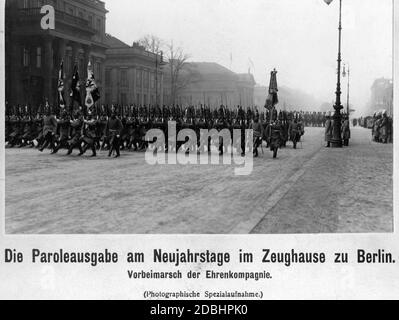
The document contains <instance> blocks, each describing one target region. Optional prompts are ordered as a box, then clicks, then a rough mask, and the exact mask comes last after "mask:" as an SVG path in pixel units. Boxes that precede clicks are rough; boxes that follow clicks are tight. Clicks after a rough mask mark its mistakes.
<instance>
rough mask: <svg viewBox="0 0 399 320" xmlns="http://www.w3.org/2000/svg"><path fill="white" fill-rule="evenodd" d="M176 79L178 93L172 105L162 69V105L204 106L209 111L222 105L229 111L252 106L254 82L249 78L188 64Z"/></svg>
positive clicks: (207, 64) (206, 65)
mask: <svg viewBox="0 0 399 320" xmlns="http://www.w3.org/2000/svg"><path fill="white" fill-rule="evenodd" d="M180 77H181V81H179V82H181V84H180V89H179V90H178V92H177V94H176V101H172V98H171V96H172V94H171V80H170V79H171V76H170V70H169V69H168V67H166V68H165V70H164V78H165V81H164V86H165V88H164V101H165V103H167V104H173V103H175V104H179V105H201V104H205V105H207V106H210V107H211V108H217V107H219V106H220V105H225V106H227V107H229V108H232V109H234V108H236V107H237V105H242V106H244V107H248V106H253V105H254V87H255V80H254V77H253V75H252V74H249V73H248V74H237V73H234V72H233V71H231V70H229V69H227V68H225V67H223V66H221V65H219V64H217V63H213V62H190V63H187V66H186V67H185V68H184V71H183V72H182V73H181V75H180Z"/></svg>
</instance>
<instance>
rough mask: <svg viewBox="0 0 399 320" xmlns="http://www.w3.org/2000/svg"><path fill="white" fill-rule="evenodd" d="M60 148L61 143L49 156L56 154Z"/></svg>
mask: <svg viewBox="0 0 399 320" xmlns="http://www.w3.org/2000/svg"><path fill="white" fill-rule="evenodd" d="M60 148H61V143H59V144H57V146H56V147H55V148H54V150H53V151H52V152H51V154H56V153H57V152H58V151H59V150H60Z"/></svg>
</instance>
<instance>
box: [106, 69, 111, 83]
mask: <svg viewBox="0 0 399 320" xmlns="http://www.w3.org/2000/svg"><path fill="white" fill-rule="evenodd" d="M105 85H106V86H110V85H111V70H109V69H108V70H105Z"/></svg>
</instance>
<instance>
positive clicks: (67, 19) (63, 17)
mask: <svg viewBox="0 0 399 320" xmlns="http://www.w3.org/2000/svg"><path fill="white" fill-rule="evenodd" d="M40 10H41V8H27V9H19V17H20V19H22V20H36V19H40V18H41V17H42V16H43V15H42V14H41V13H40ZM55 23H56V25H57V23H62V24H66V25H68V26H71V27H74V28H78V29H80V30H84V31H86V32H89V33H92V34H95V33H97V30H95V29H94V28H93V27H92V26H90V24H89V20H86V19H83V18H81V17H77V16H74V15H71V14H69V13H66V12H63V11H60V10H55Z"/></svg>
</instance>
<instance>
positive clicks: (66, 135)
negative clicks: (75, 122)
mask: <svg viewBox="0 0 399 320" xmlns="http://www.w3.org/2000/svg"><path fill="white" fill-rule="evenodd" d="M60 116H61V119H60V120H58V133H59V138H58V141H57V146H56V147H55V149H54V151H53V152H52V153H53V154H56V153H57V152H58V151H59V150H60V149H61V148H68V147H69V145H68V140H69V139H70V138H71V137H70V129H71V117H70V116H69V115H68V113H67V112H66V111H65V110H63V111H62V112H61V115H60Z"/></svg>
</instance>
